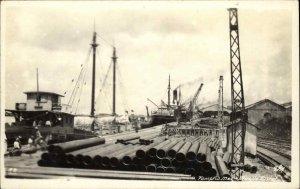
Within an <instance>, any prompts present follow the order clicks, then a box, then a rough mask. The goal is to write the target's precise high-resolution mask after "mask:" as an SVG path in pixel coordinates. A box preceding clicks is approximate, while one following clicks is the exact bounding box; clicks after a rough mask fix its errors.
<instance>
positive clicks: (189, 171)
mask: <svg viewBox="0 0 300 189" xmlns="http://www.w3.org/2000/svg"><path fill="white" fill-rule="evenodd" d="M185 174H188V175H192V176H194V175H195V174H196V171H195V169H194V168H187V169H186V170H185Z"/></svg>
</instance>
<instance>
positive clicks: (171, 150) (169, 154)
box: [167, 141, 185, 158]
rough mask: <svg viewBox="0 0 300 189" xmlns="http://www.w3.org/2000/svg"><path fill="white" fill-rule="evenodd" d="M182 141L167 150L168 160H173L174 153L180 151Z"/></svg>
mask: <svg viewBox="0 0 300 189" xmlns="http://www.w3.org/2000/svg"><path fill="white" fill-rule="evenodd" d="M184 143H185V142H184V141H179V142H178V143H177V144H176V145H175V146H173V147H172V149H170V150H168V152H167V155H168V157H170V158H175V156H176V153H177V152H178V151H179V150H180V149H181V147H182V146H183V145H184Z"/></svg>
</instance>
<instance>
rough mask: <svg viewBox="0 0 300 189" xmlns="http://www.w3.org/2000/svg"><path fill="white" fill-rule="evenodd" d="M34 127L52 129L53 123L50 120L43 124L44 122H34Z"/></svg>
mask: <svg viewBox="0 0 300 189" xmlns="http://www.w3.org/2000/svg"><path fill="white" fill-rule="evenodd" d="M32 126H33V127H41V126H45V127H52V123H51V121H50V120H47V121H45V122H43V121H42V120H40V121H37V120H34V121H33V123H32Z"/></svg>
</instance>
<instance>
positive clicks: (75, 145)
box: [48, 137, 105, 154]
mask: <svg viewBox="0 0 300 189" xmlns="http://www.w3.org/2000/svg"><path fill="white" fill-rule="evenodd" d="M104 143H105V139H104V138H100V137H94V138H88V139H82V140H75V141H70V142H64V143H58V144H53V145H50V146H48V152H49V153H57V154H58V153H67V152H71V151H75V150H78V149H82V148H87V147H90V146H96V145H100V144H104Z"/></svg>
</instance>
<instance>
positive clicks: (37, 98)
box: [36, 68, 40, 105]
mask: <svg viewBox="0 0 300 189" xmlns="http://www.w3.org/2000/svg"><path fill="white" fill-rule="evenodd" d="M36 101H37V102H38V105H40V104H39V102H40V98H39V69H38V68H36Z"/></svg>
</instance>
